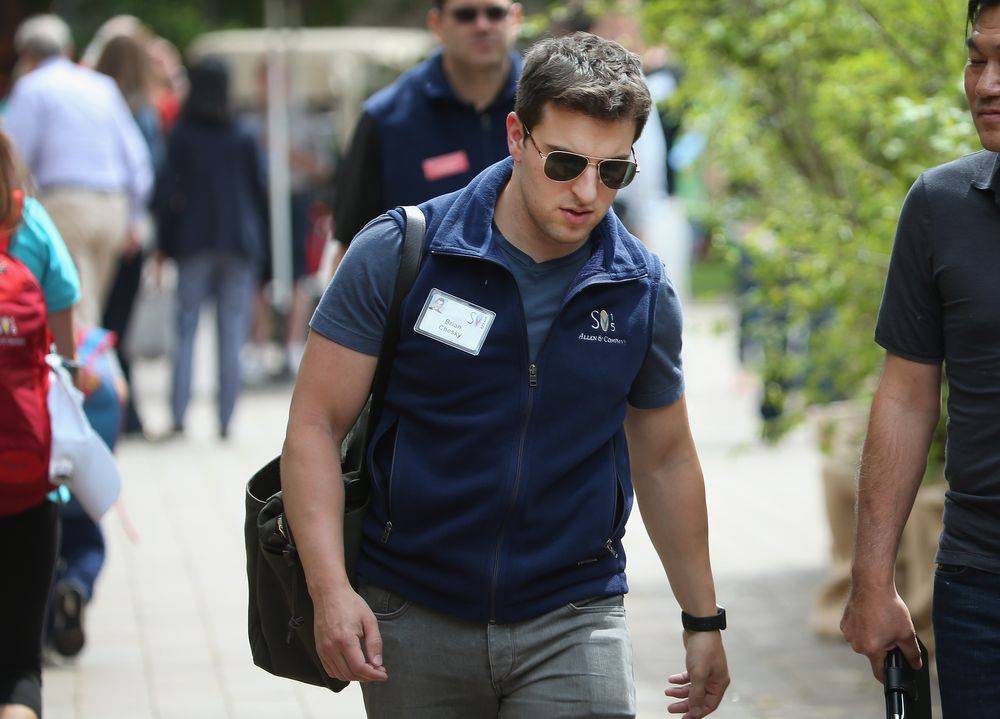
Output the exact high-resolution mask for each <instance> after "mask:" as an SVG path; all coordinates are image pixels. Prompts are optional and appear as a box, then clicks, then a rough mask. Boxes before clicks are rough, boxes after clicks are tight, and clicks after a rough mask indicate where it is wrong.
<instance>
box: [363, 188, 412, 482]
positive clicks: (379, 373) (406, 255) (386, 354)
mask: <svg viewBox="0 0 1000 719" xmlns="http://www.w3.org/2000/svg"><path fill="white" fill-rule="evenodd" d="M402 209H403V212H404V213H405V217H406V231H405V232H404V234H403V248H402V251H401V252H400V257H399V272H398V273H397V275H396V286H395V288H394V289H393V291H392V304H390V305H389V314H388V315H387V316H386V321H385V332H384V333H383V335H382V346H381V348H380V349H379V353H378V364H377V365H376V366H375V377H374V379H372V393H371V404H370V405H369V410H368V423H367V426H366V427H365V432H364V435H365V436H364V443H363V444H362V445H361V447H362V452H361V470H362V472H361V474H362V476H365V471H364V470H365V468H366V465H367V459H366V458H367V454H368V451H367V448H368V439H369V437H370V435H371V432H372V431H373V430H374V429H375V424H376V423H377V421H378V416H379V414H380V413H381V411H382V400H383V399H384V398H385V388H386V386H387V385H388V384H389V372H390V370H391V369H392V360H393V357H394V355H395V354H396V342H397V341H398V340H399V310H400V307H401V306H402V304H403V298H404V297H406V295H407V293H409V291H410V288H411V287H412V286H413V281H414V280H415V279H416V278H417V270H419V269H420V260H421V259H422V258H423V255H424V233H425V231H426V229H427V220H426V218H425V217H424V213H423V212H421V211H420V208H419V207H415V206H413V205H407V206H405V207H403V208H402Z"/></svg>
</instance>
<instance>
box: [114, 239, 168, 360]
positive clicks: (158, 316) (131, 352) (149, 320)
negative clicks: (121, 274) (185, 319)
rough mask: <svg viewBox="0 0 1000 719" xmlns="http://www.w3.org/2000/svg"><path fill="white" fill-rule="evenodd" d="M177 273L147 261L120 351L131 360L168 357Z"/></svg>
mask: <svg viewBox="0 0 1000 719" xmlns="http://www.w3.org/2000/svg"><path fill="white" fill-rule="evenodd" d="M176 275H177V273H176V270H175V268H174V266H173V264H172V263H166V262H165V261H163V262H160V261H157V260H156V259H149V260H147V261H146V264H145V266H144V267H143V268H142V281H141V284H140V285H139V294H138V295H136V298H135V307H134V308H133V309H132V317H131V319H130V320H129V323H128V329H127V330H126V331H125V340H124V342H123V344H122V350H123V351H124V352H125V355H126V356H127V357H129V358H130V359H139V358H142V359H157V358H159V357H169V356H170V355H171V354H172V353H173V351H174V344H175V343H176V341H177V321H176V317H177V276H176Z"/></svg>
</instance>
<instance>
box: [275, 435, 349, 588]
mask: <svg viewBox="0 0 1000 719" xmlns="http://www.w3.org/2000/svg"><path fill="white" fill-rule="evenodd" d="M338 447H339V443H338V442H336V441H335V438H334V437H333V436H332V434H331V433H330V432H329V431H325V430H324V429H323V428H321V427H318V426H316V425H309V424H297V425H296V424H293V423H292V422H290V423H289V427H288V432H287V435H286V438H285V443H284V446H283V448H282V452H281V484H282V489H283V496H284V501H285V509H286V512H287V513H288V519H289V523H290V525H291V527H292V532H293V533H294V537H295V543H296V547H297V549H298V552H299V556H300V557H301V558H302V565H303V568H304V569H305V574H306V582H307V584H308V586H309V592H310V594H311V595H313V597H314V598H315V597H316V596H318V595H319V594H322V593H324V592H326V591H329V590H332V589H337V588H343V586H344V585H345V584H346V583H347V574H346V570H345V568H344V544H343V541H344V540H343V514H344V485H343V479H342V476H341V473H340V460H339V451H338Z"/></svg>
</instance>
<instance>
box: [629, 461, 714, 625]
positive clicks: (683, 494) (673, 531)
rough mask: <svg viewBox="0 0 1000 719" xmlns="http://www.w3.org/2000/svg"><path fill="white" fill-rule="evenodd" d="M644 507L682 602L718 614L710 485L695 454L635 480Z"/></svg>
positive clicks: (687, 607) (645, 520) (690, 610)
mask: <svg viewBox="0 0 1000 719" xmlns="http://www.w3.org/2000/svg"><path fill="white" fill-rule="evenodd" d="M633 482H634V484H635V491H636V497H637V499H638V502H639V511H640V512H641V514H642V518H643V523H644V524H645V526H646V531H647V532H648V533H649V537H650V540H651V541H652V542H653V546H654V548H655V549H656V552H657V554H658V555H659V557H660V562H661V563H662V564H663V568H664V570H665V571H666V573H667V579H668V580H669V582H670V587H671V589H672V590H673V593H674V596H675V597H676V598H677V602H678V604H680V606H681V608H682V609H684V611H686V612H687V613H688V614H692V615H695V616H709V615H712V614H714V613H715V606H716V604H715V582H714V580H713V578H712V565H711V560H710V557H709V545H708V513H707V510H706V506H705V486H704V479H703V476H702V472H701V467H700V465H699V463H698V458H697V456H695V455H690V456H687V457H684V458H683V459H681V460H680V461H679V462H678V463H677V464H675V465H671V466H668V467H665V468H663V469H662V470H660V471H657V472H651V473H649V474H647V475H643V476H636V477H635V478H634V479H633Z"/></svg>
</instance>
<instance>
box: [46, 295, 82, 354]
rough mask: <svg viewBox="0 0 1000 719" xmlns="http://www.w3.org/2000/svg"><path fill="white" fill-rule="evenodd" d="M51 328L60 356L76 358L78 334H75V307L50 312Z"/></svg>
mask: <svg viewBox="0 0 1000 719" xmlns="http://www.w3.org/2000/svg"><path fill="white" fill-rule="evenodd" d="M49 329H50V330H52V340H53V342H55V345H56V352H58V353H59V356H60V357H65V358H67V359H75V358H76V335H74V334H73V308H72V307H70V308H67V309H65V310H60V311H59V312H52V313H51V314H49Z"/></svg>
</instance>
